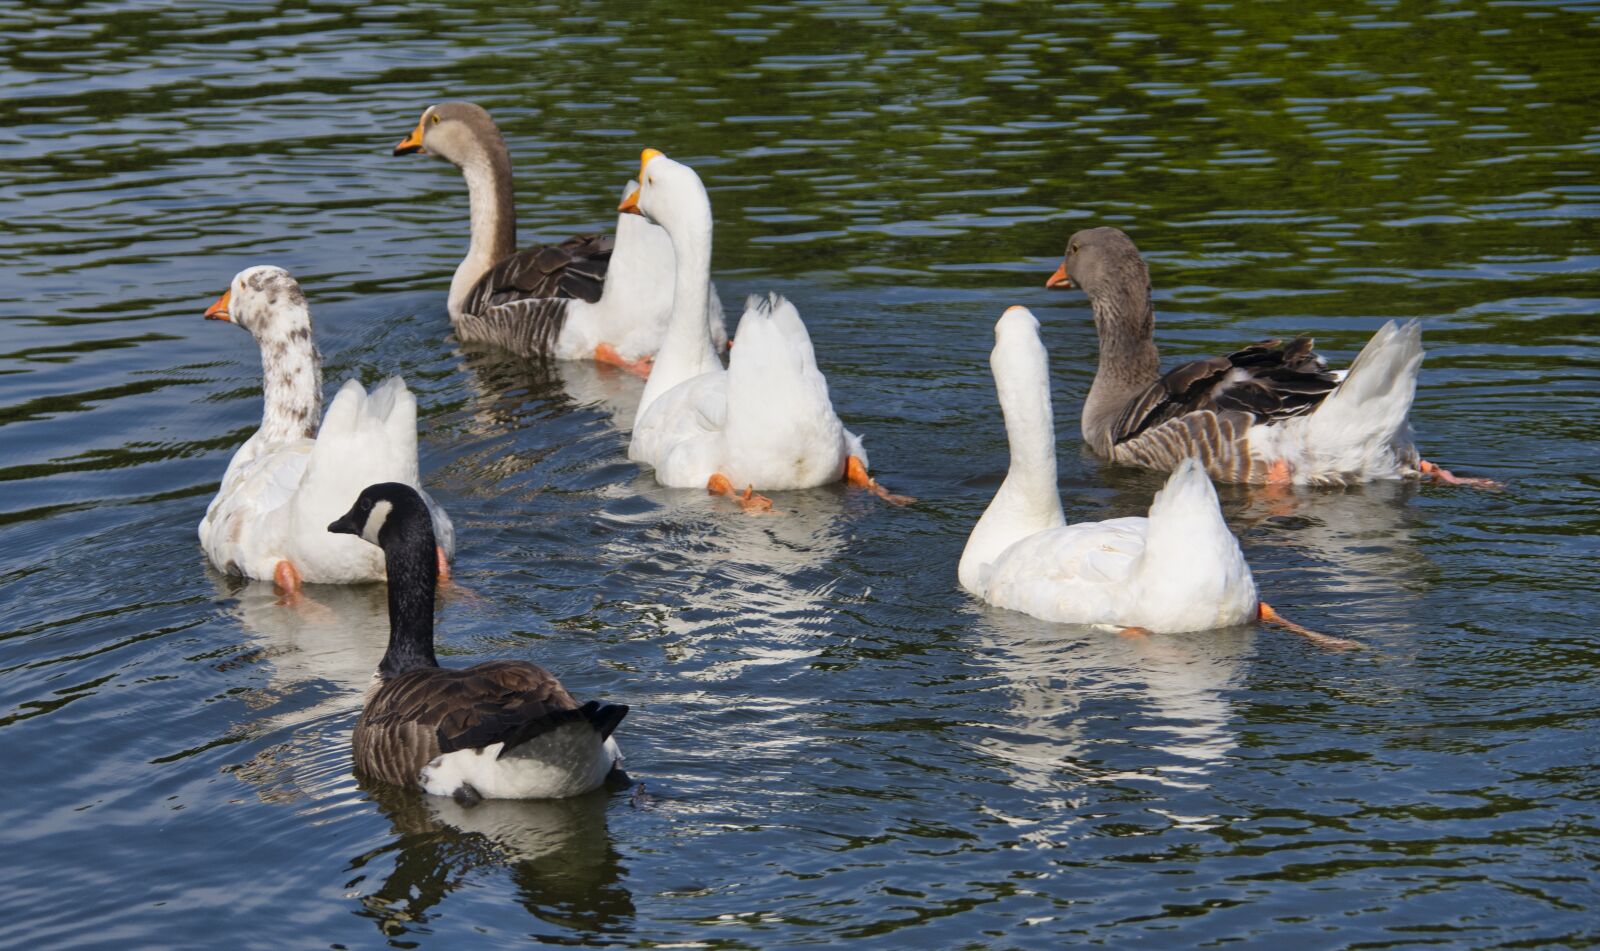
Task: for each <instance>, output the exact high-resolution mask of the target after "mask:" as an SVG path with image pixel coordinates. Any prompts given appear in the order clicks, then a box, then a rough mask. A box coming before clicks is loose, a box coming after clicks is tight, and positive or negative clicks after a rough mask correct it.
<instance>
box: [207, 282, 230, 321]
mask: <svg viewBox="0 0 1600 951" xmlns="http://www.w3.org/2000/svg"><path fill="white" fill-rule="evenodd" d="M232 297H233V288H231V287H230V288H228V289H227V290H225V291H223V292H222V296H221V297H219V298H217V302H216V303H215V304H212V305H211V306H210V307H207V308H206V319H207V320H226V321H227V322H228V323H230V324H231V323H233V316H232V315H231V314H229V313H228V302H229V301H230V300H231V299H232Z"/></svg>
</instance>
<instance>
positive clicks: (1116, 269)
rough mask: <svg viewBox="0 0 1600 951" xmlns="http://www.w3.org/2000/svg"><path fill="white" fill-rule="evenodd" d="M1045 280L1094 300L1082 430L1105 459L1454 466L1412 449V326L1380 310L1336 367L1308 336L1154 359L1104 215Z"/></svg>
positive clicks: (1139, 280)
mask: <svg viewBox="0 0 1600 951" xmlns="http://www.w3.org/2000/svg"><path fill="white" fill-rule="evenodd" d="M1045 286H1046V287H1054V288H1071V287H1079V288H1082V289H1083V292H1084V293H1085V294H1086V295H1088V297H1089V303H1090V305H1091V307H1092V308H1093V310H1094V323H1095V330H1096V331H1097V332H1098V334H1099V337H1100V365H1099V368H1098V369H1097V370H1096V372H1095V377H1094V384H1093V385H1092V386H1091V387H1090V388H1089V397H1088V399H1087V400H1086V401H1085V403H1084V406H1083V438H1084V440H1085V441H1086V442H1088V443H1089V446H1090V448H1092V449H1093V450H1094V451H1095V453H1096V454H1098V455H1100V456H1102V457H1104V458H1106V459H1110V460H1111V461H1113V462H1119V463H1124V464H1128V465H1136V466H1143V467H1146V468H1150V469H1160V470H1172V469H1175V468H1177V466H1178V464H1179V463H1181V462H1182V461H1183V460H1184V459H1186V458H1189V457H1190V456H1194V457H1197V458H1198V459H1199V460H1200V461H1201V463H1202V464H1203V465H1204V466H1205V468H1206V471H1207V472H1208V473H1209V474H1210V475H1211V477H1212V478H1213V479H1217V480H1218V481H1223V482H1247V483H1256V484H1286V483H1296V484H1311V485H1317V484H1321V485H1341V484H1348V483H1357V482H1367V481H1371V480H1375V479H1396V478H1419V477H1426V478H1432V479H1437V480H1439V481H1441V482H1449V483H1458V484H1473V485H1493V484H1494V483H1492V482H1490V480H1487V479H1462V478H1457V477H1456V476H1454V475H1452V474H1451V473H1450V472H1449V471H1448V470H1446V469H1443V468H1441V467H1439V466H1436V465H1434V464H1433V463H1431V462H1428V461H1426V460H1424V459H1422V458H1421V457H1420V456H1418V455H1417V450H1416V447H1415V446H1413V445H1412V443H1411V426H1410V424H1409V423H1408V422H1407V419H1406V416H1407V413H1409V412H1410V409H1411V400H1412V397H1413V396H1414V395H1415V394H1416V387H1417V373H1418V371H1419V369H1420V368H1421V366H1422V329H1421V326H1420V325H1419V324H1418V323H1417V321H1415V320H1411V321H1407V322H1406V323H1405V324H1404V325H1397V324H1396V323H1395V322H1394V321H1389V322H1388V323H1387V324H1384V326H1383V327H1382V328H1381V329H1380V330H1379V331H1378V332H1377V333H1376V334H1374V335H1373V337H1372V339H1371V340H1370V341H1368V343H1367V345H1366V347H1365V348H1363V349H1362V351H1361V353H1360V354H1358V355H1357V356H1356V359H1355V360H1354V361H1353V362H1352V363H1351V364H1350V368H1349V369H1348V370H1346V371H1344V372H1343V373H1337V372H1331V371H1329V370H1328V367H1327V363H1326V362H1325V361H1324V360H1323V359H1322V358H1321V357H1319V356H1318V355H1317V354H1316V353H1315V352H1313V350H1312V340H1311V338H1310V337H1296V338H1295V339H1293V340H1290V341H1288V342H1287V343H1285V342H1284V341H1282V340H1265V341H1262V342H1261V343H1258V344H1255V345H1253V346H1249V347H1246V348H1244V349H1243V350H1239V351H1236V352H1234V353H1231V354H1229V355H1228V356H1226V357H1211V358H1209V359H1205V360H1195V361H1192V362H1189V363H1184V364H1180V365H1179V366H1177V367H1175V368H1174V369H1172V370H1169V371H1168V372H1167V373H1165V374H1163V373H1162V372H1161V359H1160V357H1159V355H1158V354H1157V353H1156V345H1155V339H1154V338H1155V314H1154V311H1153V309H1152V308H1151V304H1150V274H1149V271H1148V270H1147V269H1146V267H1145V263H1144V258H1142V257H1141V256H1140V254H1139V249H1138V248H1137V247H1135V246H1134V244H1133V241H1132V240H1131V239H1129V237H1128V236H1127V235H1126V234H1123V233H1122V232H1121V231H1119V230H1117V229H1116V228H1089V229H1087V230H1084V231H1079V232H1078V233H1076V234H1074V235H1073V236H1072V237H1071V238H1070V239H1069V240H1068V241H1067V251H1066V255H1065V256H1064V257H1063V259H1062V262H1061V266H1060V267H1059V268H1057V269H1056V272H1055V273H1054V274H1052V275H1051V276H1050V278H1049V280H1047V281H1046V282H1045Z"/></svg>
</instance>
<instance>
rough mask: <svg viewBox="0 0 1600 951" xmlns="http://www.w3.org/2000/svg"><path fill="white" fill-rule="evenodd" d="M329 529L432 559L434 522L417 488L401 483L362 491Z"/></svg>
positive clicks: (391, 483)
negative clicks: (411, 550)
mask: <svg viewBox="0 0 1600 951" xmlns="http://www.w3.org/2000/svg"><path fill="white" fill-rule="evenodd" d="M328 531H330V532H334V533H336V534H343V535H354V536H356V537H357V538H360V539H361V540H362V541H365V542H368V543H369V544H373V545H377V546H378V547H379V548H382V549H383V550H384V552H385V553H389V552H392V551H401V550H410V549H412V548H417V549H419V550H421V551H422V552H424V553H425V555H426V556H427V557H428V558H429V559H431V557H432V552H433V548H434V542H433V521H432V517H431V516H430V515H429V514H428V506H427V505H426V504H425V503H424V502H423V501H422V496H421V495H419V494H417V490H416V489H413V488H412V487H411V486H409V485H406V484H405V483H403V482H379V483H377V484H375V485H369V486H367V487H366V488H365V489H362V490H361V495H359V496H358V497H357V498H356V501H355V504H354V505H352V506H350V511H348V512H346V513H344V514H343V515H341V516H339V517H338V518H336V519H334V520H333V522H332V523H331V524H329V525H328Z"/></svg>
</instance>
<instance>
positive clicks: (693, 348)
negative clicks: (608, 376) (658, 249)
mask: <svg viewBox="0 0 1600 951" xmlns="http://www.w3.org/2000/svg"><path fill="white" fill-rule="evenodd" d="M668 235H669V236H670V237H671V238H672V252H673V257H674V262H673V287H672V317H671V319H670V320H668V322H667V331H666V334H665V335H664V337H663V339H662V341H661V348H660V350H659V351H657V353H656V358H655V365H654V366H653V367H652V369H651V371H650V379H649V380H648V381H647V382H646V384H645V392H644V395H643V396H642V397H641V398H640V401H639V414H640V415H641V416H642V415H643V414H644V411H645V409H646V408H647V407H648V406H649V405H650V403H651V402H652V401H653V400H654V399H655V398H656V397H657V396H660V395H661V394H662V393H664V392H666V391H667V390H669V389H671V388H672V387H674V386H676V385H678V384H679V383H682V382H683V381H684V380H688V379H691V378H693V377H696V376H699V375H700V374H702V373H708V372H710V371H712V370H713V369H720V368H721V366H722V363H721V361H720V360H718V359H717V353H716V349H715V348H714V347H713V346H712V343H711V333H710V330H709V328H708V326H707V324H706V301H707V299H708V297H709V294H710V288H711V220H710V209H709V208H707V209H706V214H705V216H704V219H703V220H697V221H694V222H693V223H692V224H691V225H690V226H689V227H683V228H674V229H670V230H669V231H668ZM636 418H637V417H636Z"/></svg>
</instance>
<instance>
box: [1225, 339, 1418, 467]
mask: <svg viewBox="0 0 1600 951" xmlns="http://www.w3.org/2000/svg"><path fill="white" fill-rule="evenodd" d="M1422 356H1423V353H1422V327H1421V325H1420V324H1419V323H1418V322H1417V321H1415V320H1411V321H1407V322H1406V323H1405V324H1396V323H1395V322H1394V321H1392V320H1391V321H1389V322H1388V323H1386V324H1384V325H1383V327H1381V328H1380V329H1379V330H1378V332H1377V333H1375V334H1373V335H1372V339H1371V340H1369V341H1367V345H1366V346H1365V347H1363V348H1362V350H1361V353H1359V354H1358V355H1357V356H1356V358H1355V360H1354V361H1353V362H1352V363H1351V364H1350V368H1349V369H1348V370H1347V371H1345V374H1344V376H1343V377H1342V379H1341V381H1340V383H1339V385H1338V386H1337V387H1335V388H1334V390H1333V392H1331V393H1329V394H1328V396H1327V398H1326V399H1324V400H1323V401H1322V403H1321V405H1319V406H1318V407H1317V408H1316V409H1315V410H1313V411H1312V412H1310V413H1308V414H1306V415H1305V416H1297V417H1294V418H1293V419H1288V420H1284V421H1283V422H1280V423H1274V424H1272V425H1264V424H1260V423H1258V424H1256V425H1254V426H1251V427H1250V429H1249V430H1248V432H1247V433H1246V440H1247V442H1248V445H1249V446H1250V452H1251V454H1252V455H1253V456H1256V457H1259V458H1261V459H1263V460H1266V461H1267V462H1269V463H1270V462H1276V461H1278V460H1282V461H1284V462H1287V463H1288V464H1289V471H1290V473H1291V474H1292V477H1293V480H1294V481H1295V482H1296V483H1299V484H1309V485H1316V484H1321V483H1326V482H1335V483H1339V482H1366V481H1371V480H1374V479H1398V478H1404V477H1408V476H1415V475H1416V474H1417V471H1416V466H1417V450H1416V447H1415V446H1413V445H1412V442H1411V426H1410V423H1408V422H1407V416H1408V414H1409V413H1410V412H1411V402H1412V400H1413V399H1414V398H1415V397H1416V393H1417V375H1418V373H1419V372H1421V369H1422Z"/></svg>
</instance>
